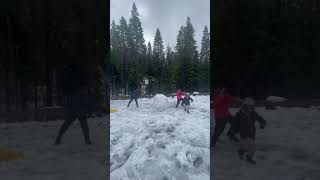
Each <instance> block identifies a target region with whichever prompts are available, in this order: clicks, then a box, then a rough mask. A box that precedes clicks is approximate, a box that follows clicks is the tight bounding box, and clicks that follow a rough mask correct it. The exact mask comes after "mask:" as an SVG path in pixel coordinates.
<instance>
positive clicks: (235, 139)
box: [228, 132, 240, 142]
mask: <svg viewBox="0 0 320 180" xmlns="http://www.w3.org/2000/svg"><path fill="white" fill-rule="evenodd" d="M228 137H229V139H230V140H231V141H234V142H240V140H239V139H238V138H237V137H236V136H235V135H234V134H233V133H231V132H229V133H228Z"/></svg>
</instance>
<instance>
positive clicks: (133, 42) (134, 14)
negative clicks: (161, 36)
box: [128, 3, 146, 87]
mask: <svg viewBox="0 0 320 180" xmlns="http://www.w3.org/2000/svg"><path fill="white" fill-rule="evenodd" d="M128 42H129V44H128V45H129V52H130V59H131V63H130V68H129V71H130V72H129V73H130V75H129V78H131V81H130V82H132V84H131V85H130V86H132V87H133V86H137V85H138V84H139V82H140V81H141V80H142V78H143V77H142V74H141V71H143V70H144V69H145V68H143V67H141V64H144V61H145V54H146V45H145V40H144V37H143V29H142V25H141V21H140V18H139V12H138V9H137V7H136V4H135V3H133V5H132V10H131V18H130V20H129V41H128Z"/></svg>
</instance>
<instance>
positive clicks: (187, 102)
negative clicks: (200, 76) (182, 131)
mask: <svg viewBox="0 0 320 180" xmlns="http://www.w3.org/2000/svg"><path fill="white" fill-rule="evenodd" d="M190 101H191V102H193V99H192V98H191V97H190V95H189V93H187V94H186V96H185V97H184V98H183V99H182V103H181V105H183V106H184V111H185V112H187V113H190Z"/></svg>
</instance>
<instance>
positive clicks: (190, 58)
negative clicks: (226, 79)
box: [110, 3, 210, 95]
mask: <svg viewBox="0 0 320 180" xmlns="http://www.w3.org/2000/svg"><path fill="white" fill-rule="evenodd" d="M194 33H195V30H194V28H193V26H192V23H191V19H190V18H189V17H188V18H187V20H186V23H185V25H184V26H181V27H180V30H179V33H178V36H177V42H176V45H175V47H170V46H169V45H168V46H166V47H164V45H163V39H162V35H161V31H160V29H159V28H157V29H156V30H155V36H154V41H153V42H148V43H146V42H145V39H144V37H143V28H142V23H141V21H140V17H139V13H138V9H137V7H136V5H135V3H133V5H132V10H131V17H130V19H129V21H128V22H127V20H126V19H125V18H124V17H121V18H120V20H119V22H118V24H117V23H116V22H115V21H114V20H113V21H112V23H111V29H110V38H111V39H110V45H111V46H110V47H111V48H110V62H111V81H112V85H111V87H112V88H111V90H112V95H119V94H121V93H122V94H129V93H130V91H131V90H132V89H133V88H136V87H140V86H141V85H143V84H144V80H145V79H148V80H149V84H148V85H147V87H146V93H147V94H154V93H169V92H173V91H174V90H176V89H177V88H182V89H184V90H186V91H209V87H210V86H209V84H210V80H209V79H210V34H209V31H208V28H207V27H204V30H203V37H202V41H201V50H200V52H198V50H197V46H196V41H195V39H194ZM121 90H122V92H121Z"/></svg>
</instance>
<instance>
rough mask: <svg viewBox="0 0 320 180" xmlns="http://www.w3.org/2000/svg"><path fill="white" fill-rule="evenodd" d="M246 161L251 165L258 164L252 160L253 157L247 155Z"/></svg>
mask: <svg viewBox="0 0 320 180" xmlns="http://www.w3.org/2000/svg"><path fill="white" fill-rule="evenodd" d="M246 160H247V162H249V163H250V164H257V163H256V161H255V160H253V159H252V156H249V155H246Z"/></svg>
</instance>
